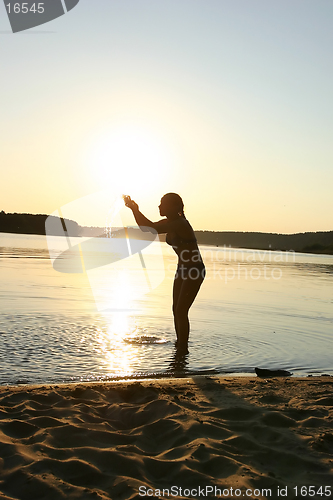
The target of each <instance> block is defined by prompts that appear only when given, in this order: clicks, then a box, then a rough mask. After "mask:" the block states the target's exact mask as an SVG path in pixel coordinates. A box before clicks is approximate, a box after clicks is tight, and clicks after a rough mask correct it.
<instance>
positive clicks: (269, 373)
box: [254, 368, 292, 378]
mask: <svg viewBox="0 0 333 500" xmlns="http://www.w3.org/2000/svg"><path fill="white" fill-rule="evenodd" d="M254 370H255V372H256V374H257V375H258V377H263V378H267V377H290V375H292V373H291V372H288V371H287V370H266V369H264V368H255V369H254Z"/></svg>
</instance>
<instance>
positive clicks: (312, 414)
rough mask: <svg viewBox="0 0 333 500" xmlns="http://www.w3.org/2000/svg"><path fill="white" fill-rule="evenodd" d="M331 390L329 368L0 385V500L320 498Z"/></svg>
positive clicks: (327, 464)
mask: <svg viewBox="0 0 333 500" xmlns="http://www.w3.org/2000/svg"><path fill="white" fill-rule="evenodd" d="M332 389H333V378H332V377H329V376H322V377H307V378H289V377H288V378H272V379H260V378H257V377H220V376H216V377H215V376H214V377H205V376H199V377H192V378H178V379H154V380H153V379H149V380H140V381H137V380H134V381H126V382H124V381H119V382H110V383H109V382H108V383H90V384H89V383H84V384H71V385H43V386H27V385H22V386H15V387H13V386H3V387H1V388H0V415H1V420H0V457H1V458H0V498H1V499H6V500H9V499H20V500H28V499H29V500H32V499H33V500H39V499H47V500H52V499H65V498H75V499H76V498H77V499H90V498H91V499H134V498H147V497H154V498H203V497H209V498H237V497H239V496H241V497H244V498H252V499H254V498H260V499H264V498H288V499H294V498H295V499H296V498H310V497H311V498H329V497H330V496H331V497H332V496H333V492H331V493H330V494H329V491H330V490H332V489H333V488H332V485H333V472H332V464H333V460H332V454H333V432H332V417H333V409H332V407H333V393H332ZM309 486H313V487H314V488H315V490H309V489H308V487H309ZM302 487H303V490H301V488H302ZM305 487H306V488H305ZM320 487H322V489H321V490H320ZM325 487H326V490H325ZM286 488H287V489H286ZM163 489H164V491H163ZM265 490H267V491H265ZM312 491H315V492H316V495H317V496H314V495H312V494H311V492H312ZM318 491H319V493H318ZM320 492H322V494H321V493H320Z"/></svg>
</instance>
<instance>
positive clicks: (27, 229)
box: [0, 211, 80, 236]
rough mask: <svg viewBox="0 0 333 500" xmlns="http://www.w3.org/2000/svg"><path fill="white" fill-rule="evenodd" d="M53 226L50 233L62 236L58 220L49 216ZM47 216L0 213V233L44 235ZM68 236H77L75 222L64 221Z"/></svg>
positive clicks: (77, 230) (77, 227)
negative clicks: (53, 222) (52, 220)
mask: <svg viewBox="0 0 333 500" xmlns="http://www.w3.org/2000/svg"><path fill="white" fill-rule="evenodd" d="M51 217H52V218H53V219H54V221H55V224H52V226H53V227H52V233H50V234H53V235H55V236H57V235H62V234H63V229H62V228H63V225H62V223H60V224H59V222H60V221H59V218H58V217H53V216H51ZM47 218H48V215H45V214H38V215H33V214H16V213H14V214H6V213H5V212H4V211H2V212H0V232H1V233H21V234H44V235H45V221H46V219H47ZM64 222H65V227H66V230H67V234H68V236H79V235H80V234H79V233H80V226H79V225H78V223H77V222H75V221H73V220H69V219H64Z"/></svg>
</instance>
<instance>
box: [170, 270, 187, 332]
mask: <svg viewBox="0 0 333 500" xmlns="http://www.w3.org/2000/svg"><path fill="white" fill-rule="evenodd" d="M183 281H184V280H183V278H182V277H181V274H180V273H176V276H175V279H174V282H173V301H172V312H173V321H174V325H175V332H176V337H177V342H178V340H179V329H178V325H177V316H176V309H177V303H178V299H179V296H180V291H181V289H182V285H183Z"/></svg>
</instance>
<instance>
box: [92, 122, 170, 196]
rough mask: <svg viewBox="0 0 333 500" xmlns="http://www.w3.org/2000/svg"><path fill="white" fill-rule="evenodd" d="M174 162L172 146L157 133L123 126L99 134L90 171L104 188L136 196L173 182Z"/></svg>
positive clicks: (93, 149)
mask: <svg viewBox="0 0 333 500" xmlns="http://www.w3.org/2000/svg"><path fill="white" fill-rule="evenodd" d="M173 163H174V159H173V158H172V154H171V151H170V146H168V144H167V143H166V142H165V141H164V140H163V139H162V138H161V137H160V136H159V135H158V134H156V133H154V131H152V130H149V129H146V128H144V127H139V126H133V125H122V126H120V127H119V126H118V127H114V128H111V129H109V130H106V131H104V132H102V133H99V134H98V137H96V138H95V140H94V143H93V146H92V149H91V160H90V164H91V168H92V169H93V171H94V175H95V178H96V180H97V181H98V182H99V183H100V184H101V185H102V186H103V187H105V188H107V187H116V188H117V189H118V190H119V191H120V192H124V193H131V194H133V195H136V193H138V194H141V195H142V194H146V193H148V192H149V191H150V190H151V189H156V188H157V189H160V185H162V184H163V182H164V181H166V180H169V179H170V174H171V172H172V170H173Z"/></svg>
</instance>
